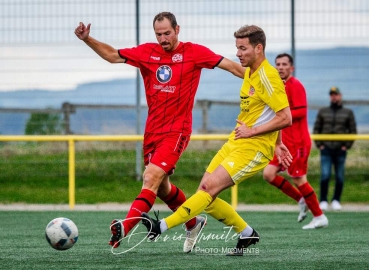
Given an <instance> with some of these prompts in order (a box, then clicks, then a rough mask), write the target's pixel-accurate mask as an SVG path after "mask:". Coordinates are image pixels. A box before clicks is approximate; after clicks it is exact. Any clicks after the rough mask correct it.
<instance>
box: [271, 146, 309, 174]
mask: <svg viewBox="0 0 369 270" xmlns="http://www.w3.org/2000/svg"><path fill="white" fill-rule="evenodd" d="M287 148H288V147H287ZM310 149H311V146H308V147H307V146H305V147H299V148H296V149H295V148H293V147H291V148H288V150H289V151H290V153H291V155H292V157H293V160H292V163H291V165H290V166H289V167H288V169H287V173H288V175H289V176H291V177H301V176H304V175H306V173H307V169H308V159H309V155H310ZM269 164H270V165H274V166H279V167H280V171H285V170H286V169H285V168H283V167H282V166H281V164H279V162H278V158H277V157H276V156H275V155H274V158H273V160H271V161H270V162H269Z"/></svg>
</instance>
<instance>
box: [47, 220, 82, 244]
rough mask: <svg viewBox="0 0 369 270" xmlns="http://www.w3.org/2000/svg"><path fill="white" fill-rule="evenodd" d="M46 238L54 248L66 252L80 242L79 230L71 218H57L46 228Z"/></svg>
mask: <svg viewBox="0 0 369 270" xmlns="http://www.w3.org/2000/svg"><path fill="white" fill-rule="evenodd" d="M45 236H46V240H47V242H48V243H49V244H50V246H51V247H52V248H55V249H57V250H66V249H69V248H71V247H73V246H74V244H75V243H76V242H77V240H78V228H77V226H76V224H74V222H73V221H72V220H70V219H69V218H63V217H59V218H55V219H53V220H52V221H50V222H49V224H47V226H46V230H45Z"/></svg>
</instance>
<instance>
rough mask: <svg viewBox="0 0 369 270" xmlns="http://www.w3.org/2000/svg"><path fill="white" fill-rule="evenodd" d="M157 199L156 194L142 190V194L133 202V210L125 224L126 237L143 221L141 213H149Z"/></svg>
mask: <svg viewBox="0 0 369 270" xmlns="http://www.w3.org/2000/svg"><path fill="white" fill-rule="evenodd" d="M155 199H156V194H155V193H154V192H152V191H151V190H148V189H143V190H141V193H140V194H139V195H138V196H137V198H136V199H135V200H134V201H133V203H132V205H131V208H130V209H129V212H128V214H127V216H126V218H125V220H124V222H123V226H124V236H126V235H127V234H128V233H129V231H130V230H131V229H132V228H133V227H134V226H135V225H136V224H137V223H138V222H139V221H140V220H141V213H142V212H146V213H148V212H149V211H150V209H151V207H152V206H153V204H154V202H155Z"/></svg>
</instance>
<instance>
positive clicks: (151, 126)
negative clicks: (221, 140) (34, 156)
mask: <svg viewBox="0 0 369 270" xmlns="http://www.w3.org/2000/svg"><path fill="white" fill-rule="evenodd" d="M118 53H119V55H120V56H121V57H122V58H124V59H127V62H126V63H127V64H130V65H132V66H135V67H137V68H139V69H140V72H141V75H142V77H143V81H144V85H145V92H146V102H147V106H148V109H149V111H148V117H147V120H146V127H145V132H150V133H165V132H180V133H183V134H190V133H191V132H192V109H193V105H194V100H195V95H196V91H197V88H198V85H199V81H200V74H201V69H202V68H209V69H212V68H215V67H216V66H217V65H218V64H219V63H220V61H221V60H222V59H223V57H222V56H220V55H218V54H215V53H214V52H212V51H211V50H210V49H208V48H206V47H204V46H202V45H198V44H193V43H190V42H185V43H183V42H180V44H179V45H178V47H177V48H176V49H175V50H174V51H171V52H166V51H164V50H163V49H162V47H161V46H160V45H159V44H157V43H145V44H142V45H139V46H137V47H134V48H130V49H120V50H118Z"/></svg>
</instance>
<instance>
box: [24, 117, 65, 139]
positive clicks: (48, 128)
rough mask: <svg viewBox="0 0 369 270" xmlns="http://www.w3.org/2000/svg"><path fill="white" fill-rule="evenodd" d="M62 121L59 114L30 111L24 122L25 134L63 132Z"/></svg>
mask: <svg viewBox="0 0 369 270" xmlns="http://www.w3.org/2000/svg"><path fill="white" fill-rule="evenodd" d="M63 130H64V127H63V121H62V119H61V116H60V115H59V114H55V113H32V114H31V117H30V118H29V119H28V121H27V124H26V130H25V134H26V135H55V134H63Z"/></svg>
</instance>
